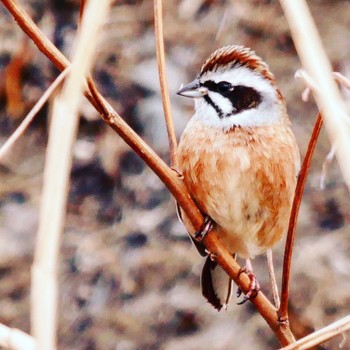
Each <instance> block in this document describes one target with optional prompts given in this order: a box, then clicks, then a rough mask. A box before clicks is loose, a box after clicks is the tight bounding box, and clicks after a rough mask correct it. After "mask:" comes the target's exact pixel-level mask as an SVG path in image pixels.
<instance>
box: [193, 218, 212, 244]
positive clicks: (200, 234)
mask: <svg viewBox="0 0 350 350" xmlns="http://www.w3.org/2000/svg"><path fill="white" fill-rule="evenodd" d="M212 228H213V220H212V219H211V218H210V217H209V216H206V217H205V219H204V222H203V225H202V227H201V228H200V229H199V230H198V231H197V232H196V233H195V234H194V238H197V239H198V238H200V241H201V242H203V239H204V238H205V236H206V235H207V234H208V233H209V232H210V230H211V229H212Z"/></svg>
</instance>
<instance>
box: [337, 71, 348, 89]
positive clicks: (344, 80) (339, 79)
mask: <svg viewBox="0 0 350 350" xmlns="http://www.w3.org/2000/svg"><path fill="white" fill-rule="evenodd" d="M333 76H334V79H335V80H336V81H337V82H338V83H340V84H342V85H343V86H345V87H346V88H347V89H349V90H350V80H349V79H348V78H347V77H345V76H344V75H343V74H341V73H339V72H333Z"/></svg>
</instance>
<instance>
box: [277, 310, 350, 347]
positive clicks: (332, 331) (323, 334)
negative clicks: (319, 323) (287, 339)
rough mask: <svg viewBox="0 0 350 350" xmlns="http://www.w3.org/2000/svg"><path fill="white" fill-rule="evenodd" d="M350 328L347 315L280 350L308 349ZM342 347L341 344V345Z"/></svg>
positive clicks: (349, 320)
mask: <svg viewBox="0 0 350 350" xmlns="http://www.w3.org/2000/svg"><path fill="white" fill-rule="evenodd" d="M349 329H350V316H346V317H344V318H342V319H340V320H338V321H335V322H333V323H331V324H330V325H328V326H326V327H324V328H321V329H319V330H318V331H316V332H313V333H311V334H309V335H307V336H306V337H304V338H301V339H299V340H297V341H296V342H294V343H292V344H290V345H288V346H285V347H284V348H281V349H280V350H294V349H298V350H306V349H310V348H312V347H314V346H316V345H318V344H321V343H323V342H325V341H326V340H329V339H332V338H334V337H336V336H337V335H339V334H341V333H343V332H345V331H348V330H349ZM339 347H340V346H339Z"/></svg>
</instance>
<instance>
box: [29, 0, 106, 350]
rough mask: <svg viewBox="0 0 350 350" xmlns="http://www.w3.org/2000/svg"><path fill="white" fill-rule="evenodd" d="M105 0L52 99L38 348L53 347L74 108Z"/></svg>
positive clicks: (35, 280) (36, 305)
mask: <svg viewBox="0 0 350 350" xmlns="http://www.w3.org/2000/svg"><path fill="white" fill-rule="evenodd" d="M108 6H109V0H105V1H99V0H91V1H90V2H89V3H88V6H87V8H86V13H85V15H84V18H83V22H82V27H81V31H80V32H79V35H78V40H77V45H76V52H75V55H74V59H73V63H72V72H71V74H70V75H69V77H68V78H67V80H66V82H65V84H64V85H63V88H62V92H61V94H60V95H59V96H58V97H57V98H56V99H55V101H54V108H53V116H52V122H51V126H50V134H49V141H48V147H47V154H46V162H45V171H44V184H43V194H42V201H41V210H40V218H39V228H38V235H37V242H36V248H35V255H34V263H33V268H32V291H31V292H32V294H31V301H32V314H31V317H32V333H33V335H34V337H35V339H36V341H37V349H39V350H44V349H45V350H47V349H56V328H57V301H58V288H57V286H58V282H57V271H58V266H59V265H58V255H59V245H60V236H61V233H62V230H63V226H64V217H65V210H66V200H67V193H68V183H69V176H70V170H71V163H72V148H73V144H74V141H75V137H76V132H77V126H78V121H79V118H78V107H79V104H80V99H81V93H82V89H83V86H84V83H85V77H86V75H87V72H88V69H89V67H90V65H91V63H92V57H93V53H94V49H95V46H94V43H96V41H97V40H96V38H97V35H98V32H99V29H100V28H101V24H102V21H103V19H104V18H105V16H106V14H107V9H108Z"/></svg>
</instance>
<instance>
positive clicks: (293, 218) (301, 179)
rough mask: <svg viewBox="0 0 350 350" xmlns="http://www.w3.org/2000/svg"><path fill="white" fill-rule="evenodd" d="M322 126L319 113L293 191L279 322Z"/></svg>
mask: <svg viewBox="0 0 350 350" xmlns="http://www.w3.org/2000/svg"><path fill="white" fill-rule="evenodd" d="M322 124H323V121H322V115H321V113H319V114H318V116H317V119H316V122H315V125H314V128H313V131H312V134H311V138H310V141H309V144H308V147H307V151H306V154H305V158H304V161H303V164H302V166H301V169H300V172H299V176H298V182H297V186H296V189H295V194H294V200H293V205H292V210H291V214H290V219H289V226H288V233H287V239H286V246H285V250H284V260H283V274H282V292H281V307H280V309H279V319H280V320H281V321H287V320H288V300H289V278H290V269H291V262H292V252H293V246H294V239H295V231H296V226H297V220H298V214H299V209H300V204H301V199H302V196H303V193H304V188H305V183H306V178H307V175H308V173H309V169H310V164H311V159H312V156H313V154H314V150H315V147H316V143H317V140H318V136H319V135H320V131H321V128H322Z"/></svg>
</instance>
